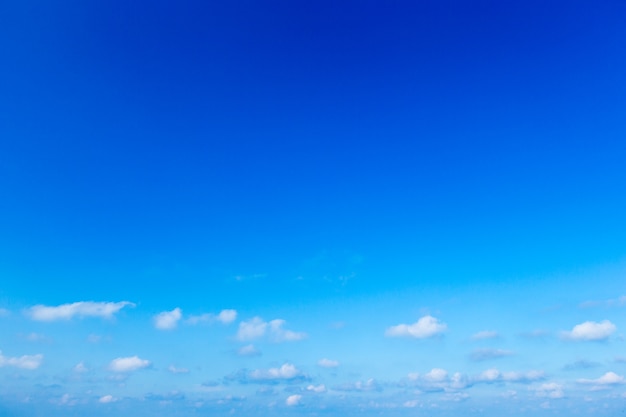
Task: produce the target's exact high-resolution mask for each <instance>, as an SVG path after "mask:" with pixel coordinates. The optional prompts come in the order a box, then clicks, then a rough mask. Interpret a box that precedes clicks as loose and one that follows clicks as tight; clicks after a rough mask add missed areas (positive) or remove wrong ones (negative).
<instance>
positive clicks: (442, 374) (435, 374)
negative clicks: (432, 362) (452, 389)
mask: <svg viewBox="0 0 626 417" xmlns="http://www.w3.org/2000/svg"><path fill="white" fill-rule="evenodd" d="M447 378H448V372H447V371H446V370H445V369H441V368H434V369H432V370H431V371H430V372H428V373H427V374H426V375H424V379H426V380H428V381H433V382H441V381H445V380H446V379H447Z"/></svg>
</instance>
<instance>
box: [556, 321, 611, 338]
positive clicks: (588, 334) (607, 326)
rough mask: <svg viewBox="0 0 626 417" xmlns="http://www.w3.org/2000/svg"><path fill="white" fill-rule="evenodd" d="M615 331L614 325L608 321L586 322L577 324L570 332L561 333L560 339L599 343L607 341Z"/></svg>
mask: <svg viewBox="0 0 626 417" xmlns="http://www.w3.org/2000/svg"><path fill="white" fill-rule="evenodd" d="M616 329H617V328H616V327H615V325H614V324H613V323H611V322H610V321H608V320H604V321H601V322H594V321H586V322H584V323H581V324H577V325H576V326H574V328H573V329H572V330H571V331H564V332H561V337H562V338H563V339H566V340H577V341H601V340H606V339H608V338H609V336H611V335H612V334H613V333H614V332H615V330H616Z"/></svg>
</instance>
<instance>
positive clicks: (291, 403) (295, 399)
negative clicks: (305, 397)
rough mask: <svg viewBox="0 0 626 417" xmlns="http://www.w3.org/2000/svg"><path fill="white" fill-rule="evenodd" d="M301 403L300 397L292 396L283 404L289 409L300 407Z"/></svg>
mask: <svg viewBox="0 0 626 417" xmlns="http://www.w3.org/2000/svg"><path fill="white" fill-rule="evenodd" d="M301 401H302V395H298V394H294V395H290V396H289V397H287V399H286V400H285V404H287V405H288V406H290V407H293V406H296V405H300V403H301Z"/></svg>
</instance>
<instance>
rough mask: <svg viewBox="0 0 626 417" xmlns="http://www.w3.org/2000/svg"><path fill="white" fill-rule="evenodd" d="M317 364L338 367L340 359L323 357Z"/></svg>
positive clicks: (324, 366)
mask: <svg viewBox="0 0 626 417" xmlns="http://www.w3.org/2000/svg"><path fill="white" fill-rule="evenodd" d="M317 364H318V365H319V366H321V367H322V368H336V367H338V366H339V361H334V360H332V359H327V358H323V359H320V360H319V361H317Z"/></svg>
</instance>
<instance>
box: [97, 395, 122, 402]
mask: <svg viewBox="0 0 626 417" xmlns="http://www.w3.org/2000/svg"><path fill="white" fill-rule="evenodd" d="M115 401H117V398H115V397H114V396H112V395H103V396H102V397H100V399H99V400H98V402H100V403H102V404H108V403H112V402H115Z"/></svg>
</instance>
